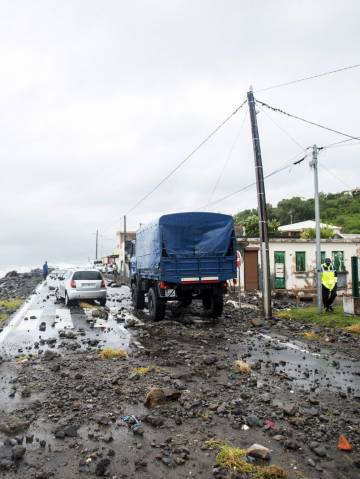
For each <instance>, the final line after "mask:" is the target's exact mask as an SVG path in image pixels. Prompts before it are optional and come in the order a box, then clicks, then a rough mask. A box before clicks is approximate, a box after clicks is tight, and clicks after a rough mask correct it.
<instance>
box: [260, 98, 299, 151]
mask: <svg viewBox="0 0 360 479" xmlns="http://www.w3.org/2000/svg"><path fill="white" fill-rule="evenodd" d="M258 106H259V105H258ZM259 108H260V110H261V111H262V112H263V113H264V115H265V116H267V117H268V118H269V120H270V121H272V122H273V123H274V125H275V126H277V127H278V128H279V130H281V131H282V132H283V133H284V135H285V136H287V137H288V138H289V139H290V140H291V141H292V142H293V143H294V144H295V145H297V146H298V147H299V148H301V149H302V151H304V152H305V151H306V148H305V147H304V146H303V145H301V144H300V143H299V142H298V141H297V140H295V138H294V137H293V136H292V135H290V133H288V132H287V131H286V130H285V129H284V128H283V127H282V126H280V125H279V124H278V123H277V122H276V121H275V120H274V119H273V118H271V116H270V115H269V114H268V113H267V112H266V111H265V110H264V109H263V108H261V106H259Z"/></svg>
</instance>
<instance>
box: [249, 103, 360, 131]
mask: <svg viewBox="0 0 360 479" xmlns="http://www.w3.org/2000/svg"><path fill="white" fill-rule="evenodd" d="M255 103H258V104H259V105H262V106H265V107H266V108H268V109H269V110H272V111H275V112H277V113H282V114H283V115H286V116H288V117H290V118H295V119H296V120H300V121H303V122H304V123H308V124H309V125H313V126H318V127H319V128H322V129H323V130H327V131H331V132H332V133H337V134H338V135H342V136H346V137H347V138H351V139H352V140H360V137H358V136H353V135H349V134H347V133H344V132H342V131H339V130H334V129H333V128H329V127H327V126H324V125H320V123H315V122H314V121H310V120H306V119H305V118H301V117H300V116H296V115H293V114H291V113H288V112H286V111H284V110H282V109H281V108H277V107H274V106H271V105H268V104H267V103H265V102H263V101H260V100H255Z"/></svg>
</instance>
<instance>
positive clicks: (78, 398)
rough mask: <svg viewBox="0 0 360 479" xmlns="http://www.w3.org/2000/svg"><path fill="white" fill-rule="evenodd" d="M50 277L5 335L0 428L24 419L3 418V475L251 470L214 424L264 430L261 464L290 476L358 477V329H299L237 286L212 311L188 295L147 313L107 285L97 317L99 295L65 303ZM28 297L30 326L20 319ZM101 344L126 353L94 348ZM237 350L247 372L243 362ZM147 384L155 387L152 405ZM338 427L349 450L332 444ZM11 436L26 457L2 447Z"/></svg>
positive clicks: (0, 344)
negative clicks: (239, 367) (239, 464)
mask: <svg viewBox="0 0 360 479" xmlns="http://www.w3.org/2000/svg"><path fill="white" fill-rule="evenodd" d="M49 286H52V285H51V283H48V284H47V285H45V286H44V287H43V288H42V289H40V290H39V291H38V292H37V293H36V295H35V296H34V297H33V298H32V299H30V300H29V302H28V303H30V305H29V307H28V309H26V308H25V307H24V309H23V310H22V311H21V312H19V313H18V315H17V316H16V315H15V316H14V317H13V318H12V319H11V321H10V323H9V324H8V326H7V327H6V328H4V332H6V331H7V333H6V335H4V336H3V337H2V339H1V337H0V348H1V355H2V357H3V358H4V360H3V362H2V363H1V364H0V375H1V387H0V401H1V403H0V404H1V406H0V431H4V428H2V427H1V425H2V423H4V421H5V419H6V418H7V419H9V417H10V418H13V417H16V418H17V419H18V420H20V422H19V423H16V421H15V424H21V421H23V422H22V423H23V424H27V426H26V428H25V430H20V431H18V432H16V431H13V432H12V433H10V434H9V433H4V432H0V441H2V442H3V444H4V445H3V446H0V477H6V478H20V477H21V478H22V477H29V478H37V479H40V478H45V477H55V478H61V479H65V478H72V477H74V478H75V477H79V478H88V477H101V476H105V477H113V478H139V477H141V478H165V477H166V478H180V479H181V478H184V479H185V478H191V477H198V478H209V477H237V478H245V479H248V478H249V477H252V476H251V475H249V474H248V475H246V474H242V473H240V472H233V471H228V470H225V469H222V468H221V467H219V466H218V465H217V464H216V452H215V451H212V450H209V449H207V448H206V447H205V443H206V441H207V440H208V439H209V438H216V439H219V440H222V441H225V442H226V443H228V444H231V445H233V446H237V447H241V448H247V447H249V446H251V445H252V444H254V443H257V444H261V445H263V446H265V447H267V448H268V449H269V450H270V460H266V461H262V460H258V459H255V464H259V465H260V466H261V465H266V464H277V465H279V466H280V467H281V468H282V469H283V470H284V471H286V474H287V476H288V477H289V478H294V479H295V478H299V477H300V478H309V479H319V478H329V479H337V478H340V479H345V478H346V479H355V478H359V477H360V469H359V466H360V455H359V448H360V435H359V432H360V430H359V424H360V419H359V406H360V380H359V375H360V367H359V366H360V363H359V356H360V353H359V340H358V338H357V337H353V336H349V335H346V334H345V333H343V332H340V333H339V334H338V333H337V332H336V331H333V330H322V331H321V332H320V333H321V334H319V337H321V338H322V339H319V340H317V341H305V340H304V339H303V338H302V336H301V335H302V333H303V332H306V331H307V330H308V327H307V326H303V325H294V324H292V323H291V324H289V323H290V322H289V323H287V322H286V321H271V322H263V321H259V312H258V310H257V305H256V300H254V301H251V303H252V304H247V305H246V304H245V305H243V306H242V309H241V310H239V308H237V305H236V302H234V301H233V300H232V299H231V298H228V299H229V302H228V303H227V305H226V308H225V312H224V315H223V317H222V318H221V319H220V320H219V321H217V322H216V323H212V322H209V321H208V320H207V318H205V317H204V316H203V314H202V311H201V309H200V308H199V307H198V306H197V305H196V304H194V305H192V306H190V307H189V308H187V309H181V310H179V309H176V310H174V314H172V313H170V312H169V313H168V314H167V316H166V319H165V320H164V321H162V322H160V323H151V322H149V321H148V320H147V312H146V310H144V311H143V312H140V313H137V314H135V312H134V311H132V309H131V306H130V301H129V290H128V288H126V287H122V288H117V287H114V288H109V290H108V292H109V300H108V306H109V311H108V313H109V315H108V319H107V320H104V319H100V318H94V317H93V316H92V313H91V311H92V310H93V308H94V305H93V306H92V307H89V306H84V305H83V307H82V308H81V307H80V308H73V309H72V310H71V311H70V312H69V311H68V310H66V308H65V306H64V305H63V304H59V303H58V302H57V300H56V298H55V295H54V290H52V289H49ZM34 298H35V299H34ZM233 299H235V298H233ZM244 299H246V298H244ZM34 310H40V311H41V314H38V316H39V317H37V318H36V319H33V320H32V321H36V327H35V328H33V329H30V330H29V331H28V330H27V329H25V330H24V329H21V328H22V327H24V328H25V322H26V321H30V319H28V320H26V321H25V320H24V317H25V315H26V314H29V312H31V311H34ZM63 310H64V311H63ZM59 311H60V312H59ZM61 311H63V312H61ZM66 311H67V312H66ZM69 313H70V315H69ZM31 315H32V316H36V314H31ZM56 316H58V318H56ZM42 322H44V323H45V325H46V329H45V331H43V332H41V331H39V330H38V329H37V328H38V326H40V324H41V323H42ZM53 323H57V324H55V326H52V324H53ZM21 325H22V326H21ZM19 328H20V330H19V331H18V329H19ZM334 336H335V337H336V338H337V340H336V341H329V340H327V339H326V338H332V337H334ZM39 337H41V339H40V338H39ZM52 338H54V339H56V341H50V342H49V339H52ZM41 341H42V342H41ZM36 342H39V347H37V348H36V347H35V343H36ZM104 347H111V348H113V349H116V348H120V347H121V348H123V349H125V350H127V352H128V357H127V358H126V359H101V357H100V355H99V351H100V350H101V349H102V348H104ZM236 360H242V361H244V362H246V363H247V364H248V365H249V366H250V368H251V370H250V373H248V374H246V373H244V374H242V373H237V372H236V370H235V368H234V362H235V361H236ZM152 388H157V390H161V391H163V393H157V394H158V397H157V399H156V400H155V399H154V402H149V404H151V405H153V407H152V408H149V407H146V406H145V404H144V402H145V398H146V396H147V394H148V393H149V391H150V390H151V389H152ZM175 393H176V394H175ZM159 398H161V400H160V399H159ZM157 401H158V402H157ZM131 416H135V418H136V419H135V420H134V419H132V418H131ZM129 417H130V418H129ZM134 421H136V422H134ZM340 434H343V435H345V436H346V438H347V439H348V440H349V441H350V443H351V444H352V446H353V450H352V452H343V451H340V450H338V449H337V444H338V439H339V435H340ZM16 444H17V445H19V444H21V445H22V446H24V447H25V448H26V451H25V453H24V455H23V457H22V458H20V459H16V460H15V459H14V458H12V459H6V457H5V456H6V454H8V452H9V451H10V450H12V449H13V448H14V447H15V445H16ZM1 451H2V452H1ZM10 456H11V455H10ZM1 458H3V459H1ZM4 458H5V459H4Z"/></svg>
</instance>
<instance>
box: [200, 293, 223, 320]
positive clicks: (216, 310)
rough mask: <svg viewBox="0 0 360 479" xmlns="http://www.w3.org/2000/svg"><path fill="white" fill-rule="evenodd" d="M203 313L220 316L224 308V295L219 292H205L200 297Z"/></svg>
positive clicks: (214, 316) (213, 316)
mask: <svg viewBox="0 0 360 479" xmlns="http://www.w3.org/2000/svg"><path fill="white" fill-rule="evenodd" d="M202 302H203V306H204V310H205V313H206V314H207V315H208V316H209V317H210V318H218V317H219V316H221V314H222V312H223V308H224V297H223V295H222V294H221V293H215V292H212V293H207V294H204V296H203V298H202Z"/></svg>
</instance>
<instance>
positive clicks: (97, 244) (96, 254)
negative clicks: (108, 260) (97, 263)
mask: <svg viewBox="0 0 360 479" xmlns="http://www.w3.org/2000/svg"><path fill="white" fill-rule="evenodd" d="M98 246H99V230H96V240H95V259H98Z"/></svg>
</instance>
